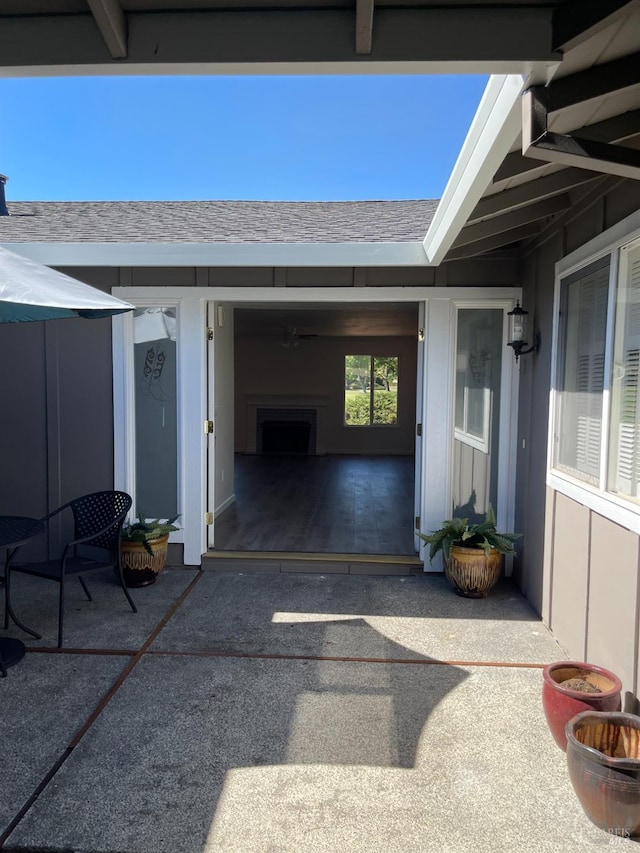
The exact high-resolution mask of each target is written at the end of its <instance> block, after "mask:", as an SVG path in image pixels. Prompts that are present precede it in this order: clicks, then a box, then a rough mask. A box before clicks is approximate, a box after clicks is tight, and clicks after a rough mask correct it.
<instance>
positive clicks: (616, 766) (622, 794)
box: [566, 711, 640, 838]
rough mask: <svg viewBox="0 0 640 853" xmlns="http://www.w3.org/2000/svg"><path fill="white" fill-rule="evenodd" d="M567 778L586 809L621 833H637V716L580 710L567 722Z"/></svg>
mask: <svg viewBox="0 0 640 853" xmlns="http://www.w3.org/2000/svg"><path fill="white" fill-rule="evenodd" d="M566 733H567V767H568V769H569V778H570V779H571V784H572V785H573V789H574V791H575V792H576V795H577V797H578V799H579V800H580V804H581V806H582V808H583V809H584V812H585V814H586V815H587V817H588V818H589V820H591V821H592V822H593V823H595V825H596V826H598V827H600V829H604V830H605V831H606V832H609V833H611V834H613V835H616V836H619V837H622V838H634V837H636V836H639V835H640V717H636V716H634V715H633V714H622V713H606V712H600V713H593V712H592V711H583V712H582V713H581V714H578V715H577V716H575V717H573V718H572V719H571V720H570V721H569V723H568V724H567V732H566Z"/></svg>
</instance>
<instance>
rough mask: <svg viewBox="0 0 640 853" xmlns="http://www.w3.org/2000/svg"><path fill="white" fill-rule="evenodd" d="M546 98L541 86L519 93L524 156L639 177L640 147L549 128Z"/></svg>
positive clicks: (626, 176)
mask: <svg viewBox="0 0 640 853" xmlns="http://www.w3.org/2000/svg"><path fill="white" fill-rule="evenodd" d="M548 97H549V89H548V88H545V87H544V86H533V87H532V88H531V89H527V91H526V92H525V93H524V94H523V96H522V154H523V156H524V157H531V158H533V159H535V160H543V161H544V162H546V163H553V164H560V165H562V166H578V167H582V168H584V169H589V170H590V171H592V172H604V173H605V174H608V175H618V176H620V177H622V178H634V179H637V180H640V151H639V150H637V149H635V148H628V147H626V146H624V145H614V144H613V143H610V142H595V141H593V140H590V139H586V138H584V137H580V136H577V135H575V134H566V133H553V132H551V131H550V130H548V127H547V122H548V115H549V111H548Z"/></svg>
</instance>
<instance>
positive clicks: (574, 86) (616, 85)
mask: <svg viewBox="0 0 640 853" xmlns="http://www.w3.org/2000/svg"><path fill="white" fill-rule="evenodd" d="M638 69H640V53H631V54H629V55H628V56H622V57H620V59H614V60H612V61H611V62H603V63H602V65H592V66H591V68H587V69H586V70H585V71H578V72H576V73H575V74H569V75H567V76H566V77H560V78H559V79H556V80H553V82H552V83H550V84H549V85H548V86H547V87H546V90H547V93H548V94H547V104H548V111H549V112H550V113H553V112H556V111H557V110H563V109H565V108H566V107H572V106H574V105H575V104H582V103H584V102H585V101H590V100H592V99H593V98H603V97H606V96H607V95H612V94H613V93H614V92H620V91H622V90H623V89H628V88H630V87H631V86H640V73H638Z"/></svg>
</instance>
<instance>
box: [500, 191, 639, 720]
mask: <svg viewBox="0 0 640 853" xmlns="http://www.w3.org/2000/svg"><path fill="white" fill-rule="evenodd" d="M638 209H640V182H639V181H622V180H620V179H609V180H607V181H605V182H604V183H602V184H601V185H600V190H599V193H598V194H594V193H590V194H589V195H587V196H585V197H584V198H583V199H582V200H580V199H579V198H577V199H576V203H575V204H574V205H573V206H572V208H571V210H570V211H569V212H568V213H566V214H564V215H563V216H562V217H560V218H559V220H556V223H555V224H554V225H553V227H551V226H549V227H548V229H547V231H546V232H543V237H542V238H541V239H539V241H538V244H537V245H536V246H533V247H532V248H531V249H530V250H529V251H527V252H525V253H524V254H523V256H522V266H521V281H522V285H523V306H524V307H525V308H527V310H528V311H529V312H530V314H531V319H532V320H533V329H534V330H535V329H539V330H540V332H541V348H540V351H539V352H538V353H536V354H535V355H528V356H523V357H522V358H521V359H520V403H519V424H518V443H517V447H518V459H517V487H516V529H517V530H518V531H521V532H523V533H524V536H523V540H522V544H521V547H520V548H519V556H518V558H517V560H516V563H515V567H514V575H515V576H516V577H517V578H518V580H519V583H520V585H521V588H522V590H523V591H524V593H525V594H526V596H527V597H528V599H529V601H530V602H531V604H532V605H533V607H534V608H535V609H536V611H537V612H538V613H540V614H542V616H543V619H544V620H545V622H546V623H547V624H549V626H550V627H551V628H552V630H553V631H554V634H555V636H556V637H557V639H558V640H559V642H560V643H561V644H562V645H563V646H564V648H565V649H566V650H567V653H568V654H569V656H571V657H573V658H575V659H578V660H583V659H585V658H586V657H587V656H588V659H589V660H590V661H591V662H593V663H601V664H602V665H604V666H607V665H609V668H611V669H613V670H614V671H615V672H617V673H619V674H620V677H621V678H622V679H623V684H624V685H625V689H626V691H627V693H628V700H629V701H631V702H632V704H633V703H635V701H636V700H635V699H634V698H633V697H634V695H635V696H637V692H638V679H639V677H640V661H639V656H640V649H639V648H638V626H639V625H640V601H639V598H638V592H639V589H638V549H639V542H638V537H637V536H635V534H632V533H630V532H629V531H628V530H624V529H623V528H620V527H619V526H618V525H616V524H614V523H613V522H610V521H608V520H607V519H604V518H602V517H601V516H598V515H597V513H593V512H591V511H589V510H587V509H586V508H585V507H583V506H582V505H581V504H578V503H576V502H575V501H571V500H570V499H569V498H567V497H565V496H564V495H562V494H559V493H557V492H554V490H553V489H551V488H547V487H546V484H545V481H546V467H547V427H548V419H549V387H550V383H551V381H552V377H551V340H552V328H553V296H554V283H555V264H556V263H557V262H558V261H559V260H561V259H562V258H563V257H565V256H566V255H567V254H569V253H570V252H572V251H573V250H575V249H576V248H578V247H580V246H582V245H584V244H585V243H587V242H588V241H589V240H591V239H592V238H594V237H596V236H598V235H599V234H601V233H602V232H603V231H604V230H606V229H607V228H609V227H611V226H612V225H614V224H616V223H617V222H619V221H620V220H621V219H623V218H624V217H626V216H628V215H630V214H631V213H633V212H634V211H636V210H638ZM605 542H606V543H608V545H607V548H606V550H605V548H604V543H605ZM617 602H619V603H620V604H621V606H620V608H618V606H617ZM604 614H608V615H607V616H606V617H605V615H604ZM614 614H619V616H618V615H614ZM629 697H630V699H629Z"/></svg>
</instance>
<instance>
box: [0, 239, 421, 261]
mask: <svg viewBox="0 0 640 853" xmlns="http://www.w3.org/2000/svg"><path fill="white" fill-rule="evenodd" d="M0 246H2V248H6V249H9V250H10V251H13V252H16V253H17V254H19V255H22V256H23V257H25V258H30V259H31V260H32V261H38V262H39V263H41V264H46V265H47V266H50V267H55V266H59V267H60V266H94V267H96V266H97V267H99V266H125V267H135V266H142V267H179V266H190V267H260V266H262V267H426V266H432V265H431V264H429V262H428V261H427V256H426V254H425V251H424V248H423V245H422V243H421V242H418V241H413V242H411V241H407V242H404V243H401V242H387V243H384V242H380V243H364V242H363V243H356V242H350V243H162V242H157V243H143V242H136V243H116V242H114V243H92V242H86V243H85V242H82V243H37V242H33V243H0Z"/></svg>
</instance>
